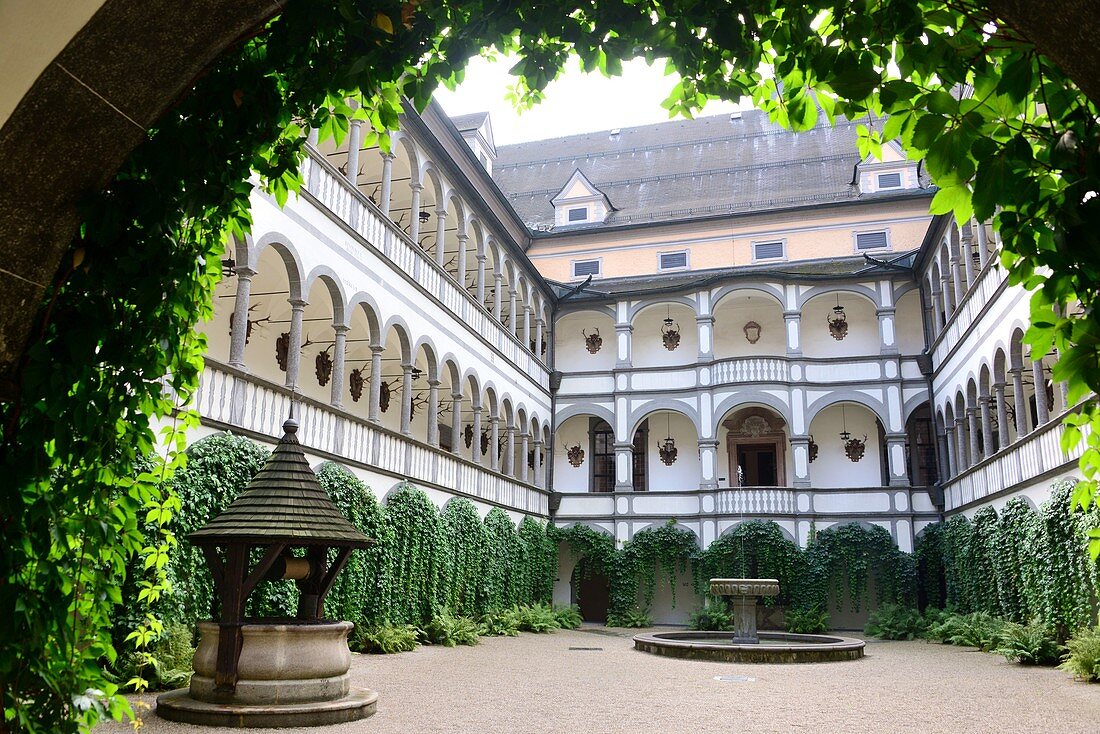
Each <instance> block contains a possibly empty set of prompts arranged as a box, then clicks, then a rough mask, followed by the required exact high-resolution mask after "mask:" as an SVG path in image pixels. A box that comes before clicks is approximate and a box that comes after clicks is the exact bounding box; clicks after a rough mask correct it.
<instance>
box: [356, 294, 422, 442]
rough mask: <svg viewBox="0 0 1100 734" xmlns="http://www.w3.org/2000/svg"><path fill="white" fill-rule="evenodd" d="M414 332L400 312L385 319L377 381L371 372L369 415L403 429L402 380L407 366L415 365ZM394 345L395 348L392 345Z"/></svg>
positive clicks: (383, 422) (394, 427) (384, 423)
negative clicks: (385, 396)
mask: <svg viewBox="0 0 1100 734" xmlns="http://www.w3.org/2000/svg"><path fill="white" fill-rule="evenodd" d="M411 333H412V332H411V330H410V329H409V326H408V324H407V323H405V320H404V319H403V318H402V317H401V316H400V315H398V314H394V315H391V316H390V317H389V318H388V319H387V320H386V321H385V323H384V324H383V326H382V329H381V332H380V334H381V336H380V346H381V347H382V352H381V354H380V360H381V369H380V370H379V372H378V378H377V383H376V382H375V377H374V374H373V372H372V374H371V383H370V388H369V390H370V392H369V393H368V395H369V398H368V403H367V405H368V411H369V415H376V416H377V419H378V421H379V423H381V424H382V425H384V426H387V427H389V428H390V429H391V430H393V431H400V430H401V415H402V402H401V401H402V397H401V391H400V388H401V386H402V384H403V375H404V366H405V365H412V364H413V359H414V351H413V340H412V337H411ZM391 335H392V338H391ZM395 342H396V343H395ZM395 346H396V350H395V349H394V348H393V347H395ZM383 383H384V384H385V385H386V389H385V390H383V389H382V385H383ZM376 390H378V394H377V395H376V394H375V391H376ZM384 392H385V393H386V394H388V395H389V399H388V403H387V401H386V400H383V399H382V398H383V393H384ZM383 404H386V405H387V407H386V410H382V405H383Z"/></svg>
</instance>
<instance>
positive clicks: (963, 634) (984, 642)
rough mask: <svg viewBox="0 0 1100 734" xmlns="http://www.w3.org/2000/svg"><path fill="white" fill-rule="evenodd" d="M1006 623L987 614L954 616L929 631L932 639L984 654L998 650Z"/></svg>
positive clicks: (975, 613) (976, 613)
mask: <svg viewBox="0 0 1100 734" xmlns="http://www.w3.org/2000/svg"><path fill="white" fill-rule="evenodd" d="M1004 626H1005V623H1004V622H1003V621H1002V620H1000V619H997V618H996V617H993V616H992V615H990V614H988V613H986V612H974V613H973V614H966V615H963V614H952V615H950V616H948V617H947V618H946V619H944V620H943V621H942V622H940V623H939V624H936V625H934V626H932V627H931V628H930V629H929V630H928V636H929V637H930V638H931V639H935V640H939V641H940V642H945V643H947V644H950V645H962V646H965V647H976V648H978V649H979V650H982V651H984V652H989V651H990V650H993V649H994V648H996V647H997V646H998V645H999V644H1000V641H1001V634H1002V632H1003V630H1004Z"/></svg>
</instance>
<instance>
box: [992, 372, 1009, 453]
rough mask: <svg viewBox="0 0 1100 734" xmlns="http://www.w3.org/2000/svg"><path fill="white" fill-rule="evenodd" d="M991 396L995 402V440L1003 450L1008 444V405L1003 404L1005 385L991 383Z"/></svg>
mask: <svg viewBox="0 0 1100 734" xmlns="http://www.w3.org/2000/svg"><path fill="white" fill-rule="evenodd" d="M993 395H994V397H995V398H996V400H997V438H998V440H999V443H1000V446H1001V448H1002V449H1003V448H1004V447H1005V446H1008V444H1009V443H1010V439H1009V434H1008V405H1007V404H1006V403H1005V384H1004V383H1003V382H995V383H993Z"/></svg>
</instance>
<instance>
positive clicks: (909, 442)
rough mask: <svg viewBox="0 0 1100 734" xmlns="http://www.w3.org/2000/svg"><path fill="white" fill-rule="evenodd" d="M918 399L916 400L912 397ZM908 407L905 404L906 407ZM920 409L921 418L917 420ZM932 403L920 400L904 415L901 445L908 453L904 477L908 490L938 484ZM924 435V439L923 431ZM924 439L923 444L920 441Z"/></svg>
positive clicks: (938, 473)
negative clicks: (904, 446) (922, 411)
mask: <svg viewBox="0 0 1100 734" xmlns="http://www.w3.org/2000/svg"><path fill="white" fill-rule="evenodd" d="M916 397H918V398H919V396H916ZM907 405H908V404H907ZM922 408H923V409H924V411H925V415H926V416H927V417H926V418H925V416H918V411H920V410H921V409H922ZM936 420H937V419H936V415H935V413H934V412H933V408H932V401H931V400H929V399H928V398H925V399H923V400H921V401H920V402H919V403H918V404H917V405H916V406H915V407H913V409H912V410H907V411H906V412H905V420H904V426H905V441H906V447H907V449H908V460H907V461H906V476H907V478H908V480H909V483H910V484H911V485H912V486H932V485H934V484H936V483H938V482H939V480H940V475H941V471H940V466H941V464H942V462H941V461H940V459H939V434H938V433H937V430H936ZM925 429H926V431H927V435H925V433H926V431H925ZM924 438H927V443H923V442H922V440H921V439H924Z"/></svg>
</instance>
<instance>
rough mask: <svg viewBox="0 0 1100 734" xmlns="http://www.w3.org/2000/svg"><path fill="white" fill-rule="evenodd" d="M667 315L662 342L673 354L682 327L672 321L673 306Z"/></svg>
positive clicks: (662, 327)
mask: <svg viewBox="0 0 1100 734" xmlns="http://www.w3.org/2000/svg"><path fill="white" fill-rule="evenodd" d="M667 314H668V315H667V316H665V319H664V321H663V322H662V325H661V341H662V342H664V345H665V349H667V350H668V351H670V352H671V351H672V350H674V349H676V347H678V346H680V325H679V324H677V323H676V322H675V321H673V320H672V307H671V306H669V308H668V311H667ZM673 461H675V459H673Z"/></svg>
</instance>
